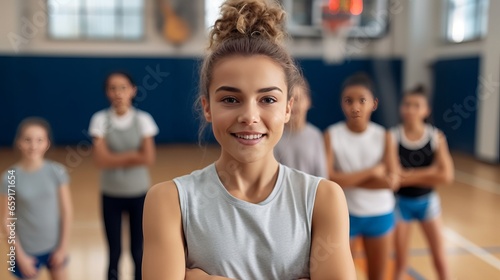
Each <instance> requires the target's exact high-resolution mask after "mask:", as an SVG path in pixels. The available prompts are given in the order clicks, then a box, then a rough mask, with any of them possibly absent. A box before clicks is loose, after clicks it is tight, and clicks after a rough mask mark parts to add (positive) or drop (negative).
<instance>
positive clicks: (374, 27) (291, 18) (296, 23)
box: [281, 0, 390, 39]
mask: <svg viewBox="0 0 500 280" xmlns="http://www.w3.org/2000/svg"><path fill="white" fill-rule="evenodd" d="M389 1H390V0H364V1H363V12H362V13H361V14H360V15H359V16H355V17H354V18H353V23H354V24H353V26H352V28H351V30H350V31H349V35H348V37H349V38H372V39H374V38H380V37H382V36H384V35H385V33H386V31H387V28H388V16H389ZM281 2H282V4H283V6H284V8H285V10H286V11H287V13H288V22H287V25H288V32H289V33H290V35H292V36H295V37H321V36H322V18H321V13H322V11H321V5H322V4H324V2H325V0H281Z"/></svg>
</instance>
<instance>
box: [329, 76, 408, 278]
mask: <svg viewBox="0 0 500 280" xmlns="http://www.w3.org/2000/svg"><path fill="white" fill-rule="evenodd" d="M377 105H378V99H377V98H376V97H375V96H374V89H373V83H372V82H371V80H370V78H369V77H368V76H366V75H365V74H356V75H353V76H351V77H349V78H348V79H347V80H346V81H345V82H344V84H343V86H342V93H341V106H342V111H343V112H344V115H345V118H346V119H345V121H341V122H339V123H336V124H334V125H332V126H330V127H329V128H327V130H326V132H325V145H326V151H327V159H328V165H329V168H328V170H329V176H330V180H332V181H334V182H337V183H338V184H339V185H340V186H341V187H342V188H343V189H344V192H345V195H346V199H347V205H348V208H349V221H350V237H351V241H352V240H354V238H356V237H361V238H362V241H363V247H364V251H365V253H366V259H367V262H368V279H370V280H374V279H385V277H386V274H387V273H386V272H387V263H388V260H389V255H390V253H391V245H392V238H391V237H392V234H391V233H392V230H393V227H394V214H393V211H394V195H393V188H395V187H397V186H399V183H398V178H399V177H398V164H397V154H396V149H395V146H394V144H393V143H392V138H391V137H390V134H389V133H388V132H386V130H385V129H384V128H383V127H382V126H380V125H378V124H375V123H373V122H371V121H370V118H371V115H372V113H373V112H374V111H375V110H376V109H377ZM351 251H353V248H351Z"/></svg>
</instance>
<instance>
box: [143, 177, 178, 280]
mask: <svg viewBox="0 0 500 280" xmlns="http://www.w3.org/2000/svg"><path fill="white" fill-rule="evenodd" d="M143 215H144V220H143V231H144V256H143V262H142V276H143V278H144V279H145V280H155V279H172V280H176V279H177V280H181V279H184V277H185V272H186V262H185V257H186V256H185V254H184V240H183V230H182V220H181V210H180V203H179V195H178V193H177V188H176V186H175V183H174V182H172V181H169V182H164V183H160V184H157V185H155V186H153V187H152V188H151V189H150V190H149V191H148V194H147V195H146V200H145V203H144V214H143Z"/></svg>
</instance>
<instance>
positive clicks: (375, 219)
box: [349, 212, 395, 238]
mask: <svg viewBox="0 0 500 280" xmlns="http://www.w3.org/2000/svg"><path fill="white" fill-rule="evenodd" d="M349 223H350V228H349V236H350V237H351V238H354V237H357V236H364V237H369V238H375V237H381V236H383V235H385V234H387V233H389V232H390V231H391V230H392V229H393V228H394V224H395V221H394V213H393V212H391V213H388V214H384V215H380V216H368V217H357V216H353V215H351V214H349Z"/></svg>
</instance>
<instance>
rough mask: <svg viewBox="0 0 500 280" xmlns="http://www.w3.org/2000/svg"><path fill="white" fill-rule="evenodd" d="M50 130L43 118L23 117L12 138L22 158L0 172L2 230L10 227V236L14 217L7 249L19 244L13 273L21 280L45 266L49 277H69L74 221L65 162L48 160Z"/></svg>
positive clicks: (8, 233)
mask: <svg viewBox="0 0 500 280" xmlns="http://www.w3.org/2000/svg"><path fill="white" fill-rule="evenodd" d="M50 131H51V130H50V126H49V124H48V123H47V122H46V121H45V120H43V119H40V118H27V119H25V120H23V121H22V122H21V123H20V124H19V127H18V129H17V135H16V138H15V140H14V143H15V146H16V148H18V149H19V151H20V153H21V159H20V160H19V162H17V163H16V164H14V165H13V166H12V167H11V168H9V169H8V170H7V171H6V172H5V173H4V174H3V175H2V188H1V190H0V205H1V207H0V218H1V219H2V223H3V224H4V226H3V227H2V230H7V231H6V232H5V233H7V234H5V235H4V236H6V237H7V236H10V235H11V234H10V232H11V230H12V229H10V228H9V227H8V225H9V224H10V223H11V222H12V221H14V223H15V233H16V235H15V239H14V240H15V243H9V247H10V246H13V247H14V248H15V250H14V252H15V267H13V270H11V271H12V272H13V273H14V275H15V276H16V277H18V278H20V279H33V278H36V277H37V276H38V273H39V271H40V269H41V268H43V267H44V266H45V267H47V268H48V269H49V272H50V276H51V279H53V280H65V279H68V275H67V269H66V264H67V261H68V245H69V235H70V228H71V220H72V206H71V195H70V190H69V186H68V183H69V177H68V173H67V171H66V168H64V167H63V166H62V165H61V164H59V163H57V162H54V161H51V160H47V159H45V153H46V152H47V150H48V149H49V147H50V142H51V141H50V135H51V132H50ZM8 218H16V220H9V221H7V219H8ZM5 225H7V227H5ZM9 268H10V267H9ZM9 270H10V269H9Z"/></svg>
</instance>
